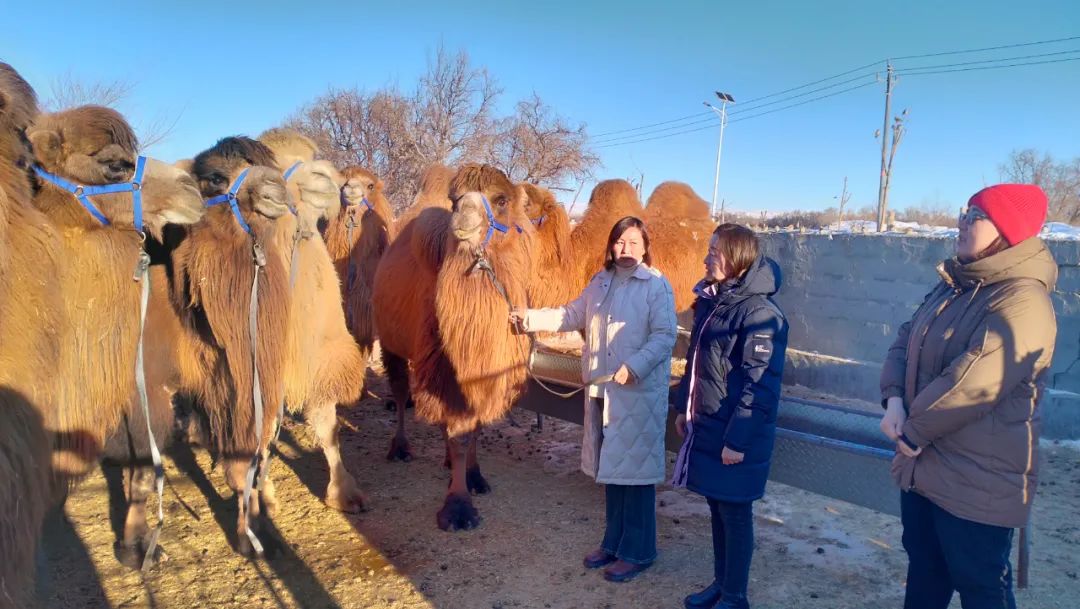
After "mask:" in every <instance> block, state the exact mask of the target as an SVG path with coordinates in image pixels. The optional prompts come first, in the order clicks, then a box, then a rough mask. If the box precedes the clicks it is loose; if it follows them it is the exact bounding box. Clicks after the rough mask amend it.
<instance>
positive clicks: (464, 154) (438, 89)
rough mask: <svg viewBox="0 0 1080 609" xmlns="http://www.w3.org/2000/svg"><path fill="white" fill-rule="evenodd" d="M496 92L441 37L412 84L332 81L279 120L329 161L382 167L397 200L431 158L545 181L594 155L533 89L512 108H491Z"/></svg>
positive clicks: (585, 168)
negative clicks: (498, 112)
mask: <svg viewBox="0 0 1080 609" xmlns="http://www.w3.org/2000/svg"><path fill="white" fill-rule="evenodd" d="M499 94H500V90H499V88H498V86H497V85H496V83H495V80H494V79H493V78H492V76H491V75H490V74H489V73H488V71H487V70H486V69H485V68H482V67H475V66H473V65H472V64H471V63H470V62H469V57H468V55H467V54H465V53H464V52H463V51H459V52H457V53H449V52H447V51H446V50H445V49H444V48H443V47H442V46H440V47H439V48H438V49H437V50H436V51H435V53H434V55H433V56H432V57H431V58H430V59H429V61H428V66H427V71H426V72H425V73H424V75H423V76H421V77H420V79H419V81H418V82H417V84H416V87H415V89H413V90H412V92H411V93H408V94H403V93H401V92H400V91H399V90H398V89H396V88H392V87H384V88H382V89H379V90H377V91H375V92H373V93H369V92H364V91H360V90H357V89H346V90H334V89H331V90H329V91H327V93H325V94H324V95H322V96H320V97H318V98H316V99H315V100H314V101H312V102H311V103H309V104H307V105H306V106H304V107H302V108H300V109H299V110H298V111H297V112H295V113H294V114H293V115H292V116H290V117H289V118H288V119H287V120H286V121H285V124H286V125H287V126H290V127H293V128H296V129H299V130H300V131H301V132H303V133H304V134H306V135H308V136H309V137H311V138H312V139H314V140H315V141H316V143H318V144H319V147H320V149H321V150H322V153H323V155H324V156H325V157H326V158H328V159H330V160H331V161H333V162H334V163H336V164H338V165H340V166H345V165H354V164H359V165H362V166H364V167H367V168H369V169H371V170H372V171H374V172H375V173H376V174H378V175H379V177H380V178H382V180H383V183H384V184H385V186H386V190H385V192H386V194H387V196H388V197H389V199H390V202H391V204H392V205H393V207H394V208H395V209H396V210H401V209H403V208H404V207H406V206H407V205H408V204H409V203H410V202H411V201H412V199H413V197H414V196H415V194H416V190H417V188H418V186H419V180H420V176H421V175H422V174H423V171H424V170H425V169H426V168H427V167H428V166H430V165H431V164H433V163H443V164H447V165H456V164H459V163H462V162H466V161H486V162H490V163H493V164H495V165H497V166H499V167H501V168H502V169H504V170H505V171H506V172H507V173H508V175H510V177H511V178H513V179H515V180H528V181H530V182H533V183H540V182H542V183H544V184H546V185H549V186H559V185H561V184H562V183H563V181H564V180H565V179H567V178H570V177H575V178H584V177H585V176H587V175H589V171H590V170H591V169H592V167H593V166H595V164H596V163H597V159H596V157H595V155H593V154H592V153H591V152H590V151H589V150H588V149H587V143H588V138H587V136H586V135H585V130H584V127H583V126H580V127H577V128H571V127H569V126H568V124H567V123H568V122H567V121H566V120H565V119H563V118H562V117H560V116H558V115H557V114H555V112H554V111H553V110H552V109H551V108H550V107H548V106H547V105H546V104H544V103H543V101H541V99H540V97H539V96H537V95H535V94H534V95H533V96H532V98H530V99H527V100H525V101H523V102H521V103H519V104H518V106H517V111H516V113H515V114H514V115H513V116H511V117H507V118H502V119H500V118H497V117H496V116H495V107H494V106H495V102H496V100H497V99H498V96H499Z"/></svg>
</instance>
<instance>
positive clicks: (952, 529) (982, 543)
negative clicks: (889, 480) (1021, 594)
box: [900, 492, 1016, 609]
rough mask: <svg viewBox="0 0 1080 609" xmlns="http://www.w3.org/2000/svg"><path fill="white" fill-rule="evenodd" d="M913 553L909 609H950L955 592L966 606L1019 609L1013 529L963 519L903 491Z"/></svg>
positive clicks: (906, 533) (908, 541) (906, 530)
mask: <svg viewBox="0 0 1080 609" xmlns="http://www.w3.org/2000/svg"><path fill="white" fill-rule="evenodd" d="M900 514H901V521H902V522H903V524H904V537H903V540H904V549H905V550H907V554H908V576H907V593H906V595H905V597H904V609H946V608H947V607H948V606H949V602H950V601H951V600H952V595H953V592H954V591H956V592H959V593H960V605H961V606H962V607H963V608H964V609H1016V599H1015V598H1014V597H1013V590H1012V565H1011V564H1010V563H1009V552H1010V550H1012V536H1013V530H1012V529H1007V528H1005V527H996V526H992V525H989V524H980V523H978V522H972V521H970V520H965V519H963V518H958V517H956V516H953V515H952V514H950V513H948V512H946V511H945V510H943V509H941V508H940V507H938V506H936V505H934V503H933V502H932V501H930V500H929V499H927V498H926V497H923V496H922V495H920V494H918V493H915V492H901V493H900Z"/></svg>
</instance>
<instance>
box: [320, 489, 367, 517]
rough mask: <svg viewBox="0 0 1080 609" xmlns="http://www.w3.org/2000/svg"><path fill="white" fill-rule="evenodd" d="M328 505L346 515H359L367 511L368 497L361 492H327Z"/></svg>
mask: <svg viewBox="0 0 1080 609" xmlns="http://www.w3.org/2000/svg"><path fill="white" fill-rule="evenodd" d="M326 505H327V507H330V508H333V509H335V510H337V511H339V512H345V513H346V514H359V513H361V512H366V511H367V497H365V496H364V494H363V493H361V492H360V491H352V492H348V493H346V492H341V491H331V490H329V489H327V491H326Z"/></svg>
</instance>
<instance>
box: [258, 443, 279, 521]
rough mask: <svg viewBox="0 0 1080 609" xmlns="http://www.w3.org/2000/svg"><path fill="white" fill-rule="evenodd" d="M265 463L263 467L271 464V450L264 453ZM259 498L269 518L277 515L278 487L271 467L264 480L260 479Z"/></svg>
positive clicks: (263, 477)
mask: <svg viewBox="0 0 1080 609" xmlns="http://www.w3.org/2000/svg"><path fill="white" fill-rule="evenodd" d="M263 464H264V465H263V467H266V466H267V465H269V464H270V451H269V450H267V451H265V452H264V453H263ZM259 499H260V501H261V503H262V511H263V513H264V514H266V517H267V518H271V519H272V518H273V517H274V516H276V515H277V508H278V500H277V488H276V487H275V486H274V479H273V478H271V477H270V470H269V469H267V470H266V471H265V473H264V474H263V476H262V480H260V481H259Z"/></svg>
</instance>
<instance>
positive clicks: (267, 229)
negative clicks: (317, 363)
mask: <svg viewBox="0 0 1080 609" xmlns="http://www.w3.org/2000/svg"><path fill="white" fill-rule="evenodd" d="M276 163H277V162H276V160H275V159H274V155H273V153H272V152H271V151H270V150H269V149H268V148H267V147H266V146H265V145H264V144H261V143H259V142H257V141H255V140H252V139H250V138H245V137H227V138H224V139H222V140H220V141H219V142H218V143H217V144H216V145H215V146H213V147H212V148H210V149H208V150H204V151H203V152H201V153H199V154H198V155H197V156H196V157H195V159H194V161H193V163H192V172H193V175H194V176H195V178H196V180H197V181H198V183H199V187H200V190H201V191H202V195H203V196H204V197H212V196H215V195H219V194H222V193H224V192H225V191H227V190H228V188H229V187H230V185H232V183H233V182H234V181H235V180H236V178H237V176H238V175H239V174H240V173H241V171H243V170H244V169H245V168H250V172H249V174H248V177H247V180H246V181H245V183H244V185H243V187H242V188H241V189H240V192H239V195H238V203H239V207H240V210H241V214H242V215H243V218H244V219H245V221H246V222H247V223H248V225H249V226H250V227H251V231H252V235H249V234H248V233H246V232H245V231H244V230H243V228H242V227H241V226H240V225H239V223H238V222H237V220H236V218H234V217H233V214H232V211H231V210H230V209H229V206H228V205H219V206H216V207H212V208H210V209H209V210H207V212H206V215H205V216H204V217H203V219H202V221H201V222H199V223H198V224H196V225H194V226H193V227H191V229H190V231H189V234H188V236H187V237H186V238H185V239H184V240H183V242H181V243H180V245H179V246H177V247H176V249H175V250H174V251H173V253H172V266H173V277H172V282H171V283H172V286H173V290H172V301H173V306H174V307H175V309H176V310H177V311H178V312H179V314H180V318H181V321H182V327H183V337H182V339H181V341H180V345H179V352H180V357H179V368H180V373H181V383H180V384H181V388H182V389H183V390H184V391H186V392H188V393H190V394H191V395H192V397H193V398H194V402H195V403H196V404H197V406H198V408H200V409H201V414H202V415H203V416H204V417H205V419H206V423H207V426H208V427H209V431H210V433H211V435H212V438H213V441H214V444H215V445H216V449H217V451H218V452H219V453H220V456H221V457H222V458H223V459H224V461H225V470H226V479H227V482H228V484H229V486H230V487H231V488H232V489H233V490H234V491H237V496H238V502H239V503H240V504H241V505H240V506H239V508H240V509H239V518H238V524H237V536H238V540H239V542H238V543H239V550H240V551H241V552H243V553H247V552H249V551H250V550H251V547H250V544H249V542H248V539H247V537H246V535H245V534H244V530H245V522H246V516H247V511H248V510H251V513H252V515H253V516H258V515H259V513H260V506H259V503H260V502H259V497H257V496H256V497H252V501H251V504H250V505H247V506H245V505H242V504H243V501H242V498H241V497H240V493H239V491H241V490H242V489H243V487H244V477H245V474H246V472H247V467H248V463H249V461H250V460H251V458H252V457H253V456H254V454H255V453H256V452H257V451H258V450H260V448H261V447H264V446H265V445H266V442H268V441H269V439H270V437H271V435H272V433H273V429H274V423H275V416H274V415H275V413H276V412H277V408H278V405H279V404H280V402H281V399H282V396H283V390H284V374H285V366H284V361H285V359H286V357H285V356H286V353H287V347H288V345H287V327H288V320H289V308H290V297H289V276H288V272H289V266H288V258H287V256H288V251H289V247H290V245H291V242H290V241H288V240H286V241H285V242H282V237H281V230H280V229H279V227H278V225H277V223H276V220H278V219H279V218H281V216H283V215H285V214H288V213H289V211H288V197H287V193H286V187H285V182H284V180H283V179H282V177H281V173H280V171H279V170H278V169H277V168H276ZM255 244H258V246H260V247H261V249H262V252H263V256H264V259H265V266H263V267H261V268H259V269H258V270H256V268H255V266H254V265H253V259H254V258H253V246H254V245H255ZM256 272H257V273H258V275H257V276H258V282H259V283H258V319H257V333H258V344H257V355H256V356H255V357H254V360H253V357H252V353H251V336H250V332H249V328H248V315H249V306H250V304H251V285H252V280H253V278H255V277H256ZM256 365H257V366H258V371H259V376H260V384H261V387H262V409H263V413H264V416H263V428H262V429H255V428H254V407H255V406H254V402H253V397H252V383H253V381H254V376H253V370H254V366H256Z"/></svg>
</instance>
